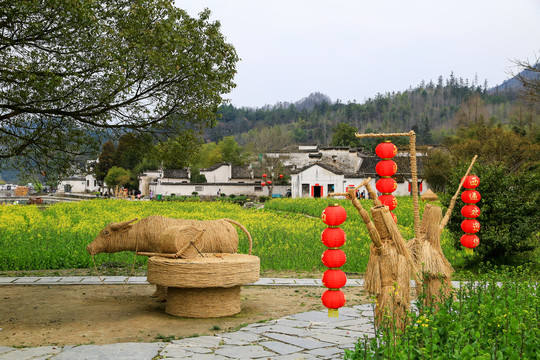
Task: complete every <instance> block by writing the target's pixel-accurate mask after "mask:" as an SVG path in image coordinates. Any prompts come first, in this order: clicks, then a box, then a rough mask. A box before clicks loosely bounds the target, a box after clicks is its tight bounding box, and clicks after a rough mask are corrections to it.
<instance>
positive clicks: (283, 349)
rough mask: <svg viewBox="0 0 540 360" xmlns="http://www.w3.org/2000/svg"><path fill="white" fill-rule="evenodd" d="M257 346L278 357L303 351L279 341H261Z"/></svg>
mask: <svg viewBox="0 0 540 360" xmlns="http://www.w3.org/2000/svg"><path fill="white" fill-rule="evenodd" d="M259 345H262V346H264V347H265V348H267V349H268V350H270V351H273V352H275V353H278V354H280V355H287V354H292V353H295V352H299V351H302V350H304V349H303V348H301V347H298V346H294V345H289V344H285V343H282V342H280V341H261V342H259Z"/></svg>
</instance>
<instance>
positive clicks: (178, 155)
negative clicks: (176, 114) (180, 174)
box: [151, 131, 202, 169]
mask: <svg viewBox="0 0 540 360" xmlns="http://www.w3.org/2000/svg"><path fill="white" fill-rule="evenodd" d="M201 144H202V140H201V139H200V137H199V136H198V135H197V134H195V133H194V132H193V131H185V132H184V133H183V134H182V135H181V136H177V137H174V138H172V137H171V138H169V139H167V140H166V141H164V142H160V143H158V144H157V145H156V146H154V148H153V149H152V151H151V157H152V158H153V159H155V160H157V161H159V162H161V163H162V164H163V167H164V168H165V169H182V168H185V167H186V166H188V165H189V163H190V162H191V160H192V159H193V158H194V157H195V156H196V155H197V153H198V151H199V149H200V147H201Z"/></svg>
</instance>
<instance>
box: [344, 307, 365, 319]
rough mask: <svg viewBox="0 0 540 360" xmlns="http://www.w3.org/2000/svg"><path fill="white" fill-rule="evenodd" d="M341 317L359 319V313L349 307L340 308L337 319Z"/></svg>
mask: <svg viewBox="0 0 540 360" xmlns="http://www.w3.org/2000/svg"><path fill="white" fill-rule="evenodd" d="M341 315H344V316H350V317H356V318H358V317H360V316H361V315H360V311H358V310H356V309H354V308H351V307H342V308H340V309H339V318H341Z"/></svg>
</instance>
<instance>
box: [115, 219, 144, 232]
mask: <svg viewBox="0 0 540 360" xmlns="http://www.w3.org/2000/svg"><path fill="white" fill-rule="evenodd" d="M137 220H139V219H138V218H135V219H131V220H128V221H123V222H120V223H112V224H111V225H110V227H111V230H113V231H116V230H121V229H123V228H126V227H128V226H129V224H131V223H132V222H135V221H137Z"/></svg>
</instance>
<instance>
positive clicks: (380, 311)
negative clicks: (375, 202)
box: [366, 206, 416, 329]
mask: <svg viewBox="0 0 540 360" xmlns="http://www.w3.org/2000/svg"><path fill="white" fill-rule="evenodd" d="M371 215H372V217H373V223H374V224H375V227H376V228H377V231H378V233H379V235H380V237H381V242H382V245H381V246H380V247H377V246H374V251H373V253H374V255H375V257H374V259H373V262H372V259H371V258H370V262H372V264H371V267H370V269H369V273H366V283H369V290H368V288H366V290H368V291H370V292H374V291H377V290H378V289H380V290H379V291H378V292H374V293H375V294H377V305H376V307H375V321H376V323H377V324H379V325H380V324H381V323H382V321H384V319H385V317H386V316H390V317H391V318H392V321H391V324H393V326H396V327H397V328H399V329H403V328H404V326H405V319H406V314H407V312H408V310H409V307H410V279H411V273H412V274H413V275H414V274H415V273H416V266H415V264H414V262H413V259H412V257H411V255H410V253H409V250H408V249H407V247H406V245H405V241H404V240H403V238H402V237H401V234H400V233H399V230H398V228H397V225H396V224H395V223H394V221H393V219H392V217H391V216H390V212H389V210H388V207H387V206H376V207H374V208H372V209H371ZM377 265H378V272H379V277H378V278H377V276H376V274H377V269H376V268H377ZM368 266H369V265H368ZM368 279H369V281H368Z"/></svg>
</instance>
